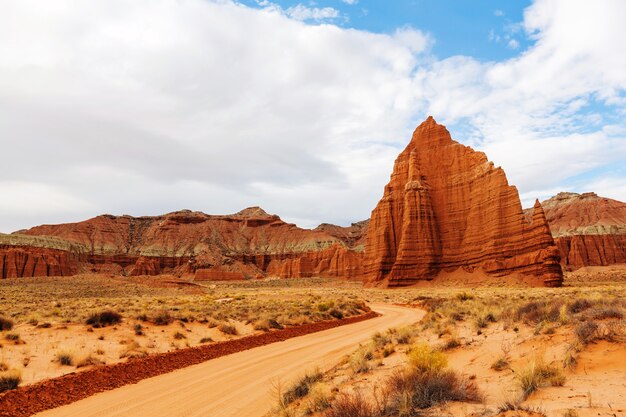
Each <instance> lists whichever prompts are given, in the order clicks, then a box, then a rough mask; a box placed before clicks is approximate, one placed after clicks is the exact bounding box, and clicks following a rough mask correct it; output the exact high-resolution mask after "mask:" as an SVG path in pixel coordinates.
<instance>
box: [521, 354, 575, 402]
mask: <svg viewBox="0 0 626 417" xmlns="http://www.w3.org/2000/svg"><path fill="white" fill-rule="evenodd" d="M516 376H517V379H518V382H519V386H520V388H521V390H522V396H523V398H524V399H525V398H528V396H529V395H530V394H532V393H533V392H535V391H536V390H538V389H539V388H540V387H542V386H543V385H546V384H548V385H552V386H559V387H560V386H563V384H564V383H565V375H563V371H562V370H561V369H560V368H558V367H556V366H554V365H546V364H544V363H543V362H541V361H539V362H535V363H532V364H531V365H530V366H529V367H527V368H524V369H522V370H520V371H518V372H517V374H516Z"/></svg>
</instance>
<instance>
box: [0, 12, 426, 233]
mask: <svg viewBox="0 0 626 417" xmlns="http://www.w3.org/2000/svg"><path fill="white" fill-rule="evenodd" d="M68 4H69V3H67V2H63V1H59V2H50V3H45V4H40V3H39V2H36V1H20V2H11V1H4V2H1V3H0V9H1V10H3V11H5V12H6V13H2V14H0V39H2V40H1V41H0V54H2V57H3V58H2V60H0V114H2V115H3V117H0V147H1V148H2V149H3V174H2V181H11V182H15V181H22V182H28V183H31V184H40V185H42V186H50V187H57V186H60V185H62V187H63V190H64V192H65V193H67V194H69V196H70V197H72V198H74V200H71V199H69V198H68V199H64V200H59V201H66V202H67V208H68V210H67V215H66V216H65V218H63V219H62V220H65V221H69V220H76V219H77V218H84V217H88V216H92V215H96V214H99V213H100V212H112V213H124V212H127V213H129V214H136V215H141V214H146V213H153V214H154V213H158V212H164V211H168V210H175V209H178V208H181V207H186V208H191V209H197V210H204V211H206V212H210V213H220V212H221V213H224V212H226V213H227V212H235V211H237V210H239V209H241V208H242V207H243V206H247V205H256V204H260V205H262V206H265V207H266V208H267V209H268V210H270V211H273V212H277V213H279V214H280V215H282V216H284V217H285V218H287V219H290V218H292V219H295V218H304V217H305V216H303V215H302V213H304V212H307V211H308V212H309V213H310V216H308V217H307V218H306V220H303V221H302V223H301V224H302V225H306V226H314V225H315V223H318V222H320V221H322V220H324V221H335V222H342V223H346V222H347V221H349V220H358V219H362V218H366V217H368V216H369V212H370V211H371V208H372V206H373V205H374V204H375V201H376V199H377V198H378V196H379V194H380V191H379V190H381V189H382V186H383V184H384V182H385V181H386V177H387V176H388V173H387V172H385V171H388V168H387V169H384V170H383V169H382V166H381V167H380V172H379V173H378V172H377V174H379V175H374V174H373V173H372V174H369V173H368V174H364V173H363V172H361V171H359V172H356V171H355V170H353V169H351V165H354V166H359V167H362V166H363V165H364V162H365V160H363V159H361V160H355V161H354V162H353V161H352V159H351V158H350V156H351V155H366V154H368V150H369V149H372V146H382V148H383V151H382V152H380V153H379V154H383V155H385V156H386V157H387V160H386V161H385V163H384V164H381V165H386V166H391V161H392V160H393V155H394V154H395V153H396V150H397V149H396V148H394V147H391V145H393V144H395V143H396V142H395V141H398V140H400V141H402V140H404V139H405V138H406V135H407V132H408V131H409V129H410V127H411V125H412V124H413V122H414V120H415V117H414V114H415V110H416V109H418V108H419V106H420V105H419V97H418V96H417V94H416V92H415V91H414V89H413V88H412V82H413V81H412V75H413V71H414V69H415V67H416V64H417V62H418V59H419V57H418V55H417V53H419V52H420V51H419V45H418V40H419V34H418V32H417V31H416V30H411V31H410V32H408V31H405V32H403V33H402V34H400V35H391V36H389V35H378V34H371V33H367V32H360V31H355V30H343V29H340V28H338V27H336V26H331V25H321V26H311V25H306V24H304V23H301V22H299V21H296V20H294V19H290V18H289V17H287V16H286V15H285V14H284V13H282V12H277V11H276V10H271V9H268V10H258V9H252V8H247V7H244V6H241V5H238V4H235V3H231V2H223V1H222V2H207V1H204V0H184V1H174V0H159V1H156V2H155V1H152V0H150V1H148V0H145V1H137V2H133V3H132V4H128V3H126V2H124V1H122V0H112V1H105V2H85V3H77V4H74V3H72V7H69V6H68ZM120 10H124V13H120V12H119V11H120ZM400 38H402V39H400ZM423 38H426V36H424V35H423ZM424 45H425V43H424ZM370 143H374V144H376V145H370ZM378 144H382V145H378ZM385 144H387V145H385ZM384 149H391V151H387V152H385V151H384ZM344 154H345V155H344ZM359 169H360V170H362V169H363V168H359ZM364 177H365V178H367V179H368V182H367V186H366V185H364V184H363V183H362V181H363V178H364ZM269 186H271V187H273V189H279V190H281V191H280V195H281V199H280V200H278V199H275V198H274V195H273V194H268V193H265V189H267V188H268V187H269ZM367 187H371V188H370V189H367V191H360V194H359V196H360V197H359V198H367V201H362V200H359V201H356V200H350V199H349V196H350V195H351V191H350V190H354V189H361V190H364V189H366V188H367ZM182 189H184V190H185V193H181V192H180V190H182ZM307 190H309V191H307ZM310 190H316V192H315V194H311V196H308V195H304V196H303V193H305V194H306V193H308V192H310ZM338 190H341V193H343V194H345V195H346V198H345V201H344V202H347V204H346V206H344V207H342V206H341V205H340V204H341V203H340V202H337V203H335V201H334V200H333V198H334V197H333V198H331V196H335V195H336V194H339V193H340V192H339V191H338ZM352 195H354V194H352ZM363 195H365V197H363ZM312 196H314V197H315V198H312ZM18 197H19V198H18V200H19V199H20V198H21V194H20V196H18ZM302 197H306V198H302ZM3 198H11V193H9V194H5V195H3ZM77 200H80V201H84V202H85V204H81V205H77V204H75V203H74V201H77ZM311 200H314V201H311ZM278 201H281V204H278V203H277V202H278ZM25 203H28V202H26V201H25ZM283 203H284V204H283ZM342 203H343V202H342ZM28 204H30V203H28ZM33 207H41V206H40V205H33ZM73 207H79V208H80V210H79V211H80V213H79V214H77V213H75V212H74V211H72V208H73ZM40 213H41V216H40V217H39V218H38V219H37V220H36V221H33V222H32V223H31V221H32V218H31V217H28V218H25V217H24V216H23V215H22V212H21V210H17V209H16V207H13V209H12V210H8V209H7V210H5V211H3V215H2V219H1V221H0V230H2V231H10V230H12V229H17V228H22V227H26V226H29V225H32V224H33V223H35V224H36V223H43V222H49V221H51V220H50V217H49V215H48V214H47V212H46V211H45V209H43V208H41V209H40ZM56 219H57V217H55V220H56Z"/></svg>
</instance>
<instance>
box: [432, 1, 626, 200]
mask: <svg viewBox="0 0 626 417" xmlns="http://www.w3.org/2000/svg"><path fill="white" fill-rule="evenodd" d="M625 14H626V4H624V3H623V2H619V1H603V2H598V3H594V4H593V5H591V4H589V3H587V2H585V1H548V0H538V1H536V2H534V3H533V4H532V5H531V6H530V7H529V8H528V9H526V11H525V19H524V22H523V25H522V27H523V28H524V30H525V31H526V33H528V34H529V36H531V37H532V39H533V41H534V45H533V46H532V47H530V48H528V49H527V50H525V51H522V52H521V54H520V55H519V56H517V57H515V58H512V59H509V60H505V61H502V62H487V63H483V62H480V61H477V60H475V59H473V58H470V57H463V58H460V57H453V58H449V59H446V60H443V61H439V62H435V63H434V64H433V65H432V66H431V67H430V69H429V70H427V71H424V72H423V75H421V78H422V79H421V86H420V89H423V90H425V91H427V92H428V93H427V96H428V97H429V99H428V104H427V106H428V109H429V110H428V112H429V113H433V114H435V115H437V116H438V117H439V118H440V119H442V121H444V122H446V123H448V124H450V127H451V130H452V131H453V132H455V130H456V131H457V132H461V134H458V135H457V137H460V138H461V139H464V140H465V141H466V143H467V142H469V143H470V144H471V145H473V146H475V147H477V148H479V149H481V150H484V151H485V152H486V153H487V155H488V156H489V157H490V158H491V159H492V160H494V161H495V162H496V163H497V164H499V165H502V166H503V167H504V168H505V170H506V172H507V175H508V177H509V180H510V181H511V182H512V183H513V184H515V185H517V186H518V188H519V189H520V190H521V191H522V193H523V194H524V195H529V194H535V195H542V194H543V193H544V191H545V190H553V189H556V188H558V187H559V186H561V187H564V186H565V182H564V181H565V180H566V179H567V178H570V177H572V176H576V175H578V176H580V175H583V177H584V173H585V172H591V171H593V170H595V169H597V168H599V167H602V166H604V165H606V164H611V163H616V162H619V161H623V162H624V163H626V160H625V159H626V157H625V155H626V135H625V134H624V130H623V128H624V127H625V126H626V123H625V122H624V119H623V117H620V116H619V115H620V114H623V111H624V104H623V101H622V100H623V97H624V92H625V90H626V73H624V72H623V71H622V70H621V69H622V68H626V49H625V46H624V45H619V46H617V44H615V42H613V41H612V40H613V39H622V38H625V37H626V28H624V26H623V25H622V24H621V23H620V19H619V18H618V17H617V16H623V15H625ZM604 125H610V126H612V128H611V129H609V130H605V129H604V128H603V126H604ZM455 128H456V129H455ZM464 136H465V137H464ZM588 181H590V180H588ZM578 184H579V186H580V187H585V180H584V179H582V180H579V181H578ZM524 203H525V204H528V203H529V201H528V200H526V201H524Z"/></svg>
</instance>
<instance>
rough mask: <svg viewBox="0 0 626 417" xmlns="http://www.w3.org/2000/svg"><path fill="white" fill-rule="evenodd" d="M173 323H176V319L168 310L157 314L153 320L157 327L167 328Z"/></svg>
mask: <svg viewBox="0 0 626 417" xmlns="http://www.w3.org/2000/svg"><path fill="white" fill-rule="evenodd" d="M172 321H174V318H173V317H172V315H171V314H170V312H169V311H167V310H161V311H159V312H157V314H156V315H155V316H154V317H153V318H152V322H153V323H154V324H156V325H157V326H167V325H168V324H170V323H171V322H172Z"/></svg>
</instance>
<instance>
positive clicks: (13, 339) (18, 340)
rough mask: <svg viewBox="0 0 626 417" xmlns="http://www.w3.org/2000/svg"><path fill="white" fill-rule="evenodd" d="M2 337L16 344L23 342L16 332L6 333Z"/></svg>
mask: <svg viewBox="0 0 626 417" xmlns="http://www.w3.org/2000/svg"><path fill="white" fill-rule="evenodd" d="M4 338H5V339H6V340H8V341H10V342H13V343H15V344H16V345H21V344H24V341H23V340H22V338H21V337H20V335H19V334H18V333H7V334H5V335H4Z"/></svg>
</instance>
